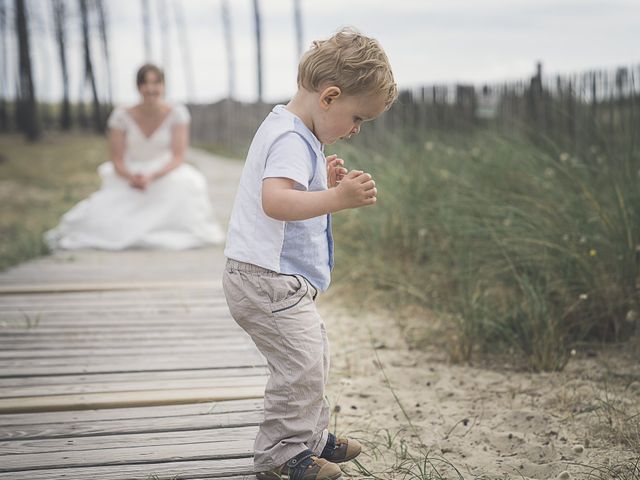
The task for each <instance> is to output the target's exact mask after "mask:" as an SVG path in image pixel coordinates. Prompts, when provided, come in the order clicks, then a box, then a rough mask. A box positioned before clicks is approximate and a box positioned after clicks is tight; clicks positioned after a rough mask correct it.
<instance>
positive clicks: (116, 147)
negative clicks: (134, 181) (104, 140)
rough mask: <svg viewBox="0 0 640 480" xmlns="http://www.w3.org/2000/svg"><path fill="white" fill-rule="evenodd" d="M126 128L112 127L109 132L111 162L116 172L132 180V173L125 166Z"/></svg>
mask: <svg viewBox="0 0 640 480" xmlns="http://www.w3.org/2000/svg"><path fill="white" fill-rule="evenodd" d="M124 136H125V133H124V130H119V129H116V128H112V129H111V131H110V133H109V147H110V149H111V163H113V168H114V169H115V171H116V173H117V174H118V175H120V176H121V177H123V178H125V179H126V180H128V181H131V178H132V174H131V172H130V171H129V170H127V168H126V167H125V166H124V144H125V139H124Z"/></svg>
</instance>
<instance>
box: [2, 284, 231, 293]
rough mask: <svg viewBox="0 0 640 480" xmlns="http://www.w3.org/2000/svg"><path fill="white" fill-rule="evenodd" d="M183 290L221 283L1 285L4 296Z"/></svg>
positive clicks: (215, 287) (216, 286)
mask: <svg viewBox="0 0 640 480" xmlns="http://www.w3.org/2000/svg"><path fill="white" fill-rule="evenodd" d="M182 288H211V289H212V290H213V289H220V282H203V281H199V282H188V281H181V282H171V281H169V282H167V281H165V282H152V281H145V282H87V283H54V284H40V285H37V284H14V285H0V295H2V294H16V293H20V294H28V293H57V292H65V293H68V292H104V291H114V290H152V289H164V290H174V289H182Z"/></svg>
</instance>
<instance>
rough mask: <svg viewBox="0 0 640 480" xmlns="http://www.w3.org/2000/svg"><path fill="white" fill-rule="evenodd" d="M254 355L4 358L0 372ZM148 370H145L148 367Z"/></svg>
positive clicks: (245, 349) (246, 350) (248, 351)
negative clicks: (16, 369) (17, 369)
mask: <svg viewBox="0 0 640 480" xmlns="http://www.w3.org/2000/svg"><path fill="white" fill-rule="evenodd" d="M250 355H254V356H255V347H253V346H252V345H249V344H247V345H241V346H240V347H239V348H237V349H235V350H231V349H220V350H218V351H210V352H205V353H193V354H192V353H175V354H174V353H173V352H172V351H171V350H167V351H165V352H161V353H158V354H156V355H139V354H138V353H127V354H126V355H125V354H123V355H118V356H116V357H114V356H112V355H106V356H102V355H98V356H93V357H83V358H76V357H55V358H19V359H6V358H5V359H2V360H0V371H2V370H4V369H11V368H37V367H63V366H82V367H85V366H92V365H104V366H108V365H114V366H115V365H128V366H129V368H131V366H133V365H134V363H133V362H135V367H136V368H137V367H139V366H141V365H142V366H145V367H149V366H150V367H153V365H157V364H158V362H161V363H165V364H166V363H169V364H171V363H173V362H175V363H180V364H183V365H187V364H189V362H193V363H195V364H198V365H201V364H203V363H211V362H215V361H216V360H217V359H219V358H225V359H229V358H239V359H243V358H246V357H247V356H250ZM145 369H146V368H145Z"/></svg>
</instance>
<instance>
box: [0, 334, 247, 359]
mask: <svg viewBox="0 0 640 480" xmlns="http://www.w3.org/2000/svg"><path fill="white" fill-rule="evenodd" d="M250 346H251V344H250V343H249V341H248V340H247V339H244V338H226V339H209V341H208V342H207V343H204V342H198V343H195V342H194V343H192V344H186V343H182V342H177V343H174V344H173V346H171V347H168V346H167V345H161V346H145V345H142V346H141V347H140V348H137V349H136V348H135V346H134V345H130V346H129V347H122V346H118V347H114V346H112V347H103V346H97V347H93V348H59V347H58V348H54V347H52V346H47V348H38V349H35V350H17V349H15V350H0V359H20V358H25V359H26V358H56V357H60V358H65V357H97V356H102V357H113V356H121V355H128V354H135V355H139V356H147V355H159V354H165V355H173V354H183V353H199V354H205V353H210V352H212V351H216V350H221V349H222V348H223V347H224V350H225V351H235V350H246V349H247V348H248V347H250Z"/></svg>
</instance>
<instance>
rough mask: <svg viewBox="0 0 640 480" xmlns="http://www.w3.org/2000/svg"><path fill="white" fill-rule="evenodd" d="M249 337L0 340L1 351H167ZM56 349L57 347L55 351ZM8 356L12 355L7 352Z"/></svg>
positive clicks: (209, 347) (210, 348)
mask: <svg viewBox="0 0 640 480" xmlns="http://www.w3.org/2000/svg"><path fill="white" fill-rule="evenodd" d="M250 341H251V340H249V337H248V336H247V335H245V334H244V333H242V332H237V333H236V332H234V333H231V334H228V333H224V334H221V333H216V334H215V336H212V337H211V338H203V337H202V336H200V337H199V338H171V337H159V338H151V339H137V338H136V339H128V338H122V339H114V338H111V339H106V340H101V339H100V338H88V339H85V338H78V339H71V340H69V339H67V340H60V341H57V342H55V343H52V342H50V341H48V340H47V339H45V338H39V339H33V341H29V339H22V340H16V341H14V342H9V341H5V342H0V350H2V351H10V350H13V351H26V352H28V351H33V350H38V349H52V348H57V349H59V351H65V350H78V349H104V348H106V349H109V348H119V349H122V350H125V351H126V350H135V349H136V348H137V347H140V348H141V349H145V348H148V349H162V348H165V349H167V350H169V349H172V348H184V349H189V348H190V347H193V348H197V347H200V348H201V349H204V350H208V351H212V352H215V351H217V350H218V349H219V345H220V344H221V343H222V344H224V343H225V342H227V343H228V344H229V345H234V344H247V343H248V342H250ZM56 351H58V350H56ZM8 357H11V355H8Z"/></svg>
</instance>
